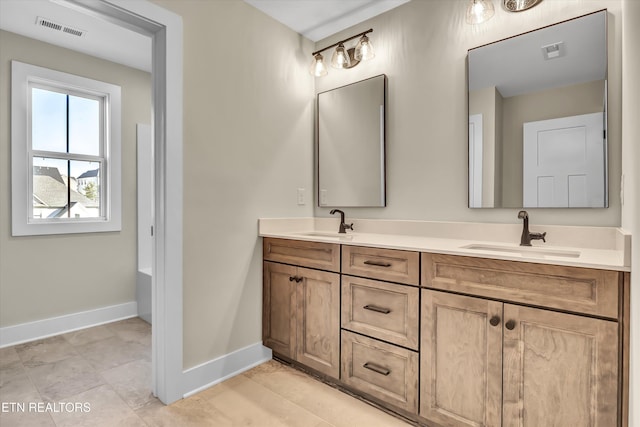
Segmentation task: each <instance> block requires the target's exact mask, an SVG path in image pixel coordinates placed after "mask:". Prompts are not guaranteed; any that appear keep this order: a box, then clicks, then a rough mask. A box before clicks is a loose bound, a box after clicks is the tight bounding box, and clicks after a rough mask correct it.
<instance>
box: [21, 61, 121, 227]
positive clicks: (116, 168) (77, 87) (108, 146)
mask: <svg viewBox="0 0 640 427" xmlns="http://www.w3.org/2000/svg"><path fill="white" fill-rule="evenodd" d="M32 83H33V84H36V83H38V84H43V85H45V86H53V87H59V88H63V89H64V92H65V93H68V92H69V90H70V91H78V92H82V93H86V94H91V95H94V96H99V97H100V98H103V99H104V101H102V102H103V107H104V108H105V112H104V115H103V117H102V119H101V120H103V121H105V122H106V123H107V126H106V127H105V129H103V132H104V135H103V137H102V150H101V157H102V159H103V162H102V164H103V166H105V167H106V169H105V170H104V171H102V172H101V173H102V174H103V176H104V178H103V179H105V182H104V185H102V186H101V189H100V193H101V196H100V203H101V205H102V206H101V210H103V209H104V208H105V207H106V210H104V211H103V213H104V216H103V217H102V218H95V219H94V218H82V219H81V220H56V221H31V220H29V217H30V216H31V214H30V212H31V205H32V203H33V201H32V194H33V189H32V184H31V182H32V178H31V177H32V173H33V172H32V170H29V169H30V167H32V154H34V153H33V152H34V151H36V150H32V147H31V146H30V145H31V137H30V136H29V135H30V134H31V132H30V126H31V125H30V123H31V119H30V115H31V95H30V85H31V84H32ZM68 89H69V90H68ZM121 134H122V132H121V89H120V86H117V85H113V84H110V83H105V82H101V81H98V80H94V79H90V78H86V77H81V76H77V75H75V74H70V73H65V72H61V71H55V70H51V69H48V68H44V67H39V66H37V65H31V64H25V63H22V62H18V61H11V218H12V220H11V224H12V227H11V231H12V235H13V236H32V235H44V234H68V233H93V232H105V231H120V230H121V229H122V213H121V171H120V165H121V159H120V157H121V149H120V140H121ZM74 157H77V156H74Z"/></svg>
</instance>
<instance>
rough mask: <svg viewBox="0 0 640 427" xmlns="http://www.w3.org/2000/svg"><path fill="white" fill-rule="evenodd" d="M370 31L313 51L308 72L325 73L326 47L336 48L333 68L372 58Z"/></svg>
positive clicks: (324, 74) (320, 75)
mask: <svg viewBox="0 0 640 427" xmlns="http://www.w3.org/2000/svg"><path fill="white" fill-rule="evenodd" d="M483 1H484V0H483ZM371 32H373V29H372V28H371V29H368V30H367V31H365V32H362V33H359V34H356V35H355V36H352V37H349V38H347V39H344V40H341V41H339V42H337V43H334V44H332V45H331V46H327V47H325V48H323V49H320V50H318V51H315V52H313V53H312V54H311V55H313V61H312V62H311V66H310V67H309V72H310V73H311V74H312V75H314V76H316V77H322V76H326V75H327V66H326V65H325V63H324V58H323V56H322V55H321V52H324V51H325V50H327V49H331V48H332V47H335V48H336V50H335V51H334V52H333V56H332V57H331V66H332V67H333V68H338V69H348V68H353V67H355V66H356V65H358V64H359V63H360V61H368V60H369V59H372V58H374V57H375V56H376V55H375V53H374V52H373V46H372V45H371V40H369V37H367V34H369V33H371ZM357 37H360V40H358V44H357V45H356V46H355V47H352V48H349V49H347V48H346V47H344V44H345V43H346V42H348V41H350V40H353V39H355V38H357Z"/></svg>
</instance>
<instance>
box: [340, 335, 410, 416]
mask: <svg viewBox="0 0 640 427" xmlns="http://www.w3.org/2000/svg"><path fill="white" fill-rule="evenodd" d="M341 373H342V381H343V382H344V383H345V384H347V385H349V386H351V387H353V388H355V389H357V390H360V391H362V392H363V393H367V394H369V395H371V396H373V397H375V398H378V399H380V400H382V401H384V402H386V403H389V404H390V405H393V406H396V407H398V408H401V409H404V410H405V411H408V412H411V413H414V414H415V413H417V411H418V353H416V352H414V351H411V350H407V349H405V348H401V347H397V346H394V345H391V344H387V343H383V342H381V341H377V340H374V339H372V338H367V337H363V336H361V335H356V334H353V333H351V332H349V331H344V330H343V331H342V364H341Z"/></svg>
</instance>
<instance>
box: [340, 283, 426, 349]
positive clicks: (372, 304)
mask: <svg viewBox="0 0 640 427" xmlns="http://www.w3.org/2000/svg"><path fill="white" fill-rule="evenodd" d="M418 292H419V288H414V287H410V286H404V285H396V284H393V283H385V282H378V281H375V280H369V279H362V278H359V277H351V276H344V275H343V276H342V327H343V328H345V329H349V330H352V331H355V332H359V333H361V334H365V335H370V336H372V337H374V338H378V339H381V340H384V341H389V342H391V343H394V344H397V345H401V346H404V347H409V348H412V349H413V350H418V321H419V320H418V310H419V303H418V300H419V297H418Z"/></svg>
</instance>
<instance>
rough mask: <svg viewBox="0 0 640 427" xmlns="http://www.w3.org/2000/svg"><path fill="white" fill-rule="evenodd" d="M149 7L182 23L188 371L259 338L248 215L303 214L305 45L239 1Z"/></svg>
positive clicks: (171, 0) (307, 125) (307, 155)
mask: <svg viewBox="0 0 640 427" xmlns="http://www.w3.org/2000/svg"><path fill="white" fill-rule="evenodd" d="M154 2H155V3H157V4H158V5H160V6H162V7H164V8H166V9H169V10H170V11H172V12H175V13H176V14H178V15H180V16H182V19H183V24H184V285H183V292H184V293H183V298H184V299H183V306H184V326H183V330H184V352H183V353H184V366H185V367H192V366H194V365H197V364H199V363H202V362H206V361H209V360H211V359H214V358H216V357H218V356H221V355H224V354H228V353H230V352H232V351H234V350H238V349H240V348H242V347H245V346H248V345H251V344H255V343H257V342H260V341H261V339H262V337H261V327H260V325H261V311H262V305H261V304H262V248H261V246H260V245H261V239H259V238H258V228H257V219H258V218H259V217H289V216H311V215H312V214H313V208H312V194H313V193H312V187H311V186H312V183H313V171H312V167H311V166H312V158H313V100H314V92H313V78H312V77H311V76H310V75H309V73H308V71H307V67H308V65H309V63H310V62H311V52H312V51H313V45H312V43H311V42H309V41H308V40H306V39H304V38H303V37H302V36H300V35H298V34H297V33H295V32H294V31H292V30H290V29H288V28H286V27H285V26H284V25H282V24H280V23H278V22H276V21H274V20H273V19H271V18H268V17H267V16H266V15H265V14H263V13H262V12H260V11H258V10H257V9H255V8H253V7H251V6H249V5H248V4H246V3H244V2H243V1H241V0H229V1H198V0H187V1H184V0H180V1H178V0H154ZM297 188H305V189H306V191H307V204H306V205H305V206H298V205H297V204H296V203H297V197H296V191H297Z"/></svg>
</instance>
